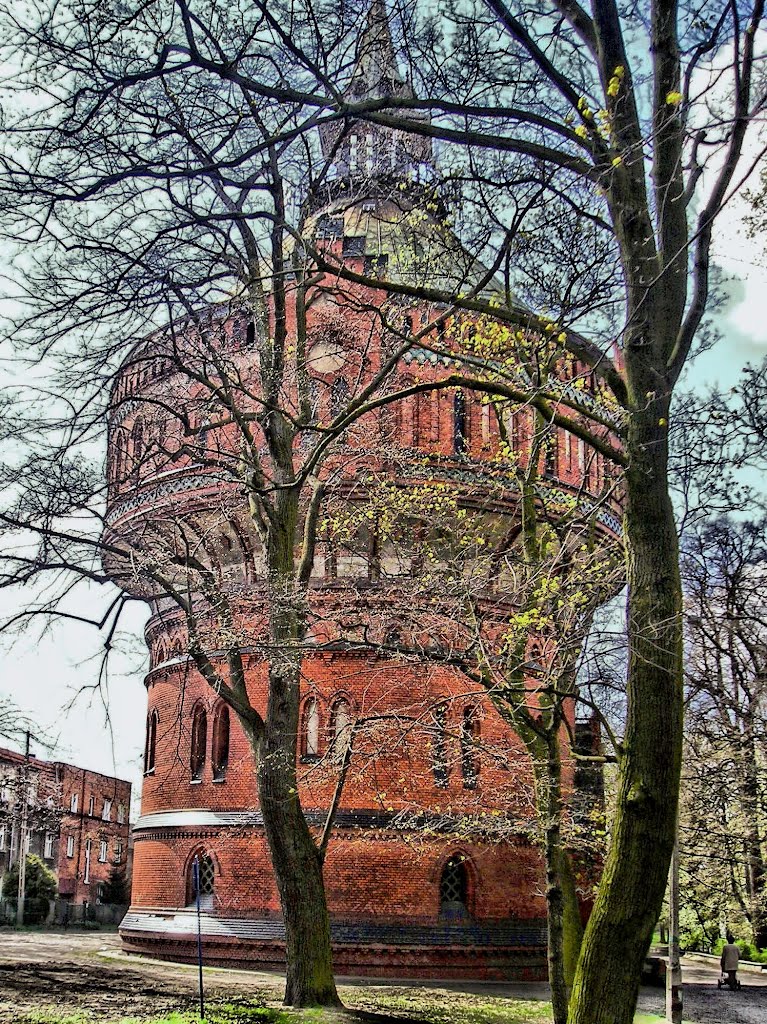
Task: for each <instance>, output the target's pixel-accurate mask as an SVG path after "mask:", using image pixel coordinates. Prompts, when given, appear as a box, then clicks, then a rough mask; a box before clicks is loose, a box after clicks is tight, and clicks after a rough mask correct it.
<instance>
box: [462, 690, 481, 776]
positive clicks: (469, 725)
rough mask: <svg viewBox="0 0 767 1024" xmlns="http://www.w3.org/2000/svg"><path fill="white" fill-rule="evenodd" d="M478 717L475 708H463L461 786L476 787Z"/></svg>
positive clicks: (477, 773) (477, 772) (477, 771)
mask: <svg viewBox="0 0 767 1024" xmlns="http://www.w3.org/2000/svg"><path fill="white" fill-rule="evenodd" d="M479 732H480V729H479V717H478V715H477V709H476V708H464V712H463V720H462V722H461V773H462V775H463V788H464V789H476V786H477V778H478V777H479V746H478V744H479Z"/></svg>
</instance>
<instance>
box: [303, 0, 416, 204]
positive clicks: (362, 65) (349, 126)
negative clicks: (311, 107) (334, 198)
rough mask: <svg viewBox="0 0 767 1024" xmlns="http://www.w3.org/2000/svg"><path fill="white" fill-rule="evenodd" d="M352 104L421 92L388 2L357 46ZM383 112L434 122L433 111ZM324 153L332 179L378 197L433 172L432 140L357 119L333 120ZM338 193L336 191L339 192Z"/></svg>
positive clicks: (373, 12)
mask: <svg viewBox="0 0 767 1024" xmlns="http://www.w3.org/2000/svg"><path fill="white" fill-rule="evenodd" d="M342 97H343V99H344V101H345V102H346V103H348V104H364V103H365V101H370V100H373V101H374V100H386V99H388V98H392V99H394V100H403V99H404V100H412V99H415V98H416V97H415V92H414V90H413V87H412V85H411V84H410V83H409V82H408V81H406V79H405V78H403V76H402V74H401V73H400V70H399V67H398V65H397V55H396V53H395V50H394V43H393V40H392V35H391V27H390V25H389V19H388V16H387V13H386V7H385V5H384V3H383V0H373V3H372V4H371V6H370V10H369V11H368V15H367V20H366V23H365V28H364V30H363V32H362V33H361V35H360V38H359V43H358V45H357V56H356V63H355V67H354V71H353V72H352V75H351V78H350V79H349V82H348V84H347V86H346V88H345V89H344V91H343V93H342ZM380 110H381V112H382V113H387V114H391V115H394V116H398V117H403V118H406V119H407V120H408V121H410V122H412V123H413V124H418V123H426V124H428V123H429V121H430V118H429V114H428V111H425V110H413V109H411V110H408V109H404V110H403V109H401V108H397V107H395V108H387V107H382V108H380ZM320 143H321V147H322V155H323V157H324V158H325V160H328V161H329V162H330V165H331V166H330V173H329V175H328V177H329V179H330V181H331V182H333V183H335V185H336V190H337V188H338V186H339V185H340V186H341V187H344V186H345V187H346V188H347V189H353V191H354V192H355V193H362V192H364V193H366V194H369V195H376V194H378V193H379V192H380V189H381V186H384V187H385V186H386V185H389V184H391V182H392V181H393V180H395V179H396V180H398V181H401V180H402V179H403V178H408V177H409V178H412V179H414V180H423V179H424V178H427V177H429V176H430V168H431V161H432V146H431V139H430V138H427V137H425V136H419V135H416V134H413V133H409V132H405V131H401V130H399V129H396V128H391V127H389V126H388V125H379V124H375V123H374V122H371V121H367V120H358V119H355V118H353V117H349V118H345V119H343V120H338V121H333V122H331V123H329V124H325V125H323V127H322V128H321V130H320ZM334 191H335V190H334Z"/></svg>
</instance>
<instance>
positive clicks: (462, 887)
mask: <svg viewBox="0 0 767 1024" xmlns="http://www.w3.org/2000/svg"><path fill="white" fill-rule="evenodd" d="M439 909H440V914H446V915H457V916H462V917H465V916H466V915H467V914H468V910H469V875H468V872H467V870H466V863H465V857H463V855H462V854H460V853H457V854H454V855H453V856H452V857H451V858H450V859H449V860H448V862H447V864H445V866H444V868H443V869H442V877H441V878H440V881H439Z"/></svg>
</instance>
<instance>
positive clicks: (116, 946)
mask: <svg viewBox="0 0 767 1024" xmlns="http://www.w3.org/2000/svg"><path fill="white" fill-rule="evenodd" d="M763 975H767V972H763ZM763 975H762V974H747V973H745V972H744V973H742V974H741V978H742V982H743V989H742V990H741V991H740V992H729V991H719V990H718V989H717V987H716V978H717V971H716V968H715V967H714V966H712V965H707V964H692V963H688V964H687V965H686V966H685V990H684V992H685V995H684V1002H685V1020H686V1021H690V1022H694V1024H767V977H765V976H763ZM343 981H344V984H350V985H352V986H353V987H352V988H351V989H350V990H348V991H347V992H346V993H345V999H346V1001H347V1003H354V1002H355V998H354V994H355V991H356V992H357V993H358V994H359V996H360V1000H361V1001H362V1002H364V1003H366V1004H368V1005H370V1002H371V998H370V997H371V995H372V994H373V992H374V991H375V990H376V989H377V990H378V991H379V992H381V996H382V998H383V997H384V994H386V995H389V994H394V992H398V991H399V990H402V991H403V992H407V991H410V992H413V991H416V992H417V991H418V990H419V989H420V990H421V992H422V993H423V995H424V997H426V995H427V993H428V992H429V991H430V990H434V989H442V990H445V989H449V990H451V991H452V992H456V991H466V992H471V993H473V994H475V995H482V996H484V997H485V998H486V999H494V1000H500V1001H501V1002H502V1000H503V999H507V998H513V999H532V1000H541V999H546V998H547V996H548V993H547V988H546V986H545V985H521V986H516V985H496V984H488V985H478V984H474V985H472V984H464V983H461V982H453V983H444V984H441V983H439V982H433V983H425V984H421V985H418V984H415V985H414V984H413V983H412V982H404V981H403V982H392V983H387V982H376V983H374V984H371V983H370V982H368V981H356V980H353V979H344V980H343ZM205 986H206V991H207V994H208V996H209V998H210V999H216V998H218V999H224V998H232V997H237V996H240V997H247V998H249V999H258V1000H260V1001H263V1003H265V1004H271V1005H276V1004H278V1003H279V1001H280V999H281V996H282V986H283V979H282V977H281V976H280V975H277V974H268V973H264V972H256V971H223V970H216V969H211V970H206V972H205ZM363 988H364V997H365V998H364V1000H362V996H363ZM196 1002H197V972H196V969H195V968H193V967H189V966H183V965H179V964H170V963H160V962H152V961H144V960H140V959H135V958H127V957H125V956H123V955H122V954H121V952H120V940H119V939H118V937H117V936H116V935H107V934H101V933H96V934H93V933H84V934H79V933H76V932H69V933H66V934H59V933H51V932H23V933H16V932H13V931H2V932H0V1024H17V1022H18V1021H19V1020H24V1019H25V1018H27V1019H28V1018H29V1016H31V1015H32V1014H34V1013H39V1012H40V1011H43V1010H46V1009H56V1010H57V1011H58V1012H59V1013H62V1012H64V1011H66V1012H67V1013H71V1014H75V1013H77V1012H83V1011H86V1012H89V1013H91V1014H92V1015H93V1016H94V1017H95V1018H96V1019H109V1018H115V1017H120V1016H135V1017H139V1018H141V1017H145V1016H148V1015H150V1014H152V1013H154V1014H161V1013H166V1012H170V1011H172V1010H186V1009H190V1010H193V1009H194V1007H195V1006H196ZM639 1007H640V1009H641V1010H642V1011H644V1012H646V1013H657V1014H663V1009H664V993H663V990H662V989H651V988H643V989H642V994H641V996H640V1002H639ZM496 1019H497V1018H496Z"/></svg>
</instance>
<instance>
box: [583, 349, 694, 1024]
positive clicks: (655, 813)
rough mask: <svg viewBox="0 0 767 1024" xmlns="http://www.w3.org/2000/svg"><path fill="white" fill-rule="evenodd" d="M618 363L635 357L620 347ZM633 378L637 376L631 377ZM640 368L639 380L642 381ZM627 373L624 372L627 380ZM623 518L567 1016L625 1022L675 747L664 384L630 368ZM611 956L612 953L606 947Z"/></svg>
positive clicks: (677, 661) (646, 936) (652, 895)
mask: <svg viewBox="0 0 767 1024" xmlns="http://www.w3.org/2000/svg"><path fill="white" fill-rule="evenodd" d="M626 358H627V364H628V363H629V362H630V361H631V360H632V358H636V356H635V355H634V353H632V352H631V351H628V352H627V357H626ZM637 376H638V377H639V378H640V380H641V383H640V385H639V386H636V380H637ZM642 377H644V379H642ZM630 379H631V378H630ZM634 384H635V392H637V393H639V394H640V395H641V398H640V397H634V400H633V402H632V405H633V407H634V412H633V413H632V417H631V421H630V423H629V427H628V438H627V453H628V455H629V457H630V460H631V463H630V466H629V469H628V471H627V474H626V507H625V518H624V530H625V544H626V555H627V578H628V585H629V596H628V615H629V644H630V647H629V666H628V679H627V696H628V711H627V720H626V731H625V738H624V744H623V751H622V757H621V768H620V777H619V786H618V796H617V805H616V809H615V818H614V826H613V839H612V843H611V845H610V850H609V852H608V855H607V860H606V863H605V869H604V874H603V877H602V882H601V884H600V887H599V892H598V894H597V899H596V902H595V905H594V910H593V912H592V914H591V918H590V920H589V923H588V925H587V927H586V931H585V934H584V939H583V945H582V950H581V958H580V962H579V964H578V970H577V973H576V977H575V984H574V987H573V995H572V999H571V1004H570V1015H569V1018H568V1020H569V1022H570V1024H631V1022H632V1021H633V1019H634V1008H635V1006H636V1000H637V997H638V993H639V982H640V977H641V971H642V961H643V959H644V957H645V956H646V953H647V950H648V948H649V945H650V941H651V939H652V933H653V928H654V926H655V923H656V921H657V919H658V916H659V913H660V909H661V905H662V901H663V894H664V891H665V887H666V879H667V875H668V867H669V863H670V860H671V852H672V848H673V843H674V835H675V830H676V816H677V804H678V796H679V773H680V764H681V747H682V708H683V694H682V632H681V586H680V580H679V559H678V545H677V534H676V529H675V525H674V517H673V511H672V507H671V502H670V499H669V496H668V486H667V450H668V444H667V434H668V426H667V424H668V405H669V399H668V398H667V397H663V398H656V395H666V394H667V393H668V390H669V389H668V387H667V386H664V385H665V381H664V380H663V379H662V378H661V376H660V374H658V375H657V376H656V377H655V378H654V379H653V378H652V377H651V375H650V374H649V373H646V374H644V375H643V374H641V373H640V374H638V375H635V376H634ZM616 953H617V954H618V955H616Z"/></svg>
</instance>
